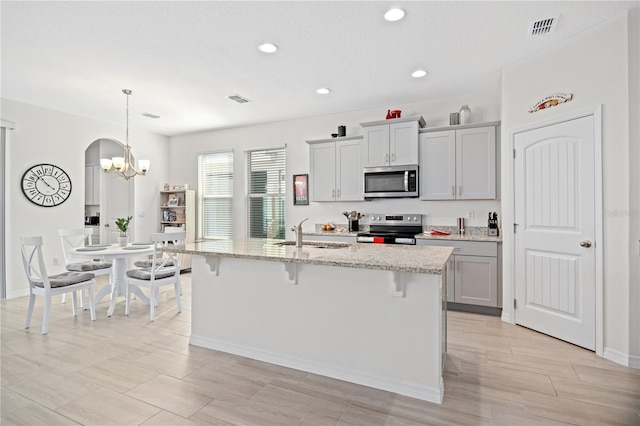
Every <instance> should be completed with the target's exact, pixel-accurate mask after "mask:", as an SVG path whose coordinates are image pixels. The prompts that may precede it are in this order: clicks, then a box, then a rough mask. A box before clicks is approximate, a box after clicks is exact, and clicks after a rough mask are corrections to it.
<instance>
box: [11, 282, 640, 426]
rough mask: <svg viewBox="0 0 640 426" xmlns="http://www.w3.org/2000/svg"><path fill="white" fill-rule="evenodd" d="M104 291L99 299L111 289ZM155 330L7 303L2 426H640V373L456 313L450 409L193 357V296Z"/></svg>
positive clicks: (206, 353)
mask: <svg viewBox="0 0 640 426" xmlns="http://www.w3.org/2000/svg"><path fill="white" fill-rule="evenodd" d="M105 282H106V281H105V277H99V281H98V283H99V286H101V285H104V284H105ZM183 286H184V294H183V298H182V300H183V306H184V307H185V309H184V311H183V312H182V313H177V312H176V310H175V299H174V296H173V291H171V290H167V291H166V292H164V293H162V294H161V300H160V304H159V308H158V315H159V316H158V318H157V319H156V321H155V322H153V323H151V322H149V312H148V306H145V305H143V304H142V303H138V301H134V302H133V304H132V308H131V315H130V316H128V317H127V316H125V315H124V302H123V301H121V302H119V303H118V305H117V307H116V311H115V313H114V315H113V316H112V317H111V318H107V317H106V311H107V305H108V304H107V301H106V299H105V300H104V301H103V302H101V303H100V304H99V305H98V312H97V313H98V319H97V320H96V321H95V322H93V323H92V322H91V321H90V319H89V314H88V312H86V311H85V312H82V313H81V314H80V315H79V316H78V317H77V318H74V317H72V316H71V306H70V303H67V304H66V305H63V304H61V303H60V302H59V298H57V300H56V301H55V302H54V306H53V312H52V319H51V323H50V326H49V334H48V335H46V336H43V335H41V334H40V327H41V318H42V303H41V301H40V300H39V301H38V303H37V305H36V309H35V312H34V318H33V321H32V328H31V329H30V330H26V331H25V330H24V328H23V327H24V319H25V314H26V308H27V298H26V297H23V298H17V299H11V300H3V301H1V303H0V307H1V308H2V312H1V321H2V324H1V325H2V328H1V335H0V337H1V340H2V351H1V359H0V361H1V363H2V369H1V379H2V405H1V417H0V423H1V424H2V425H77V424H82V425H107V424H109V425H204V424H216V425H383V424H384V425H386V424H389V425H422V424H430V425H483V424H487V425H489V424H492V425H559V424H586V425H604V424H606V425H614V424H620V425H640V417H639V412H640V370H634V369H630V368H625V367H622V366H620V365H617V364H615V363H612V362H610V361H607V360H605V359H602V358H599V357H597V356H596V355H595V354H593V353H592V352H589V351H586V350H584V349H580V348H578V347H576V346H573V345H570V344H567V343H564V342H561V341H558V340H556V339H553V338H550V337H548V336H545V335H542V334H539V333H536V332H534V331H531V330H528V329H526V328H522V327H518V326H513V325H510V324H505V323H503V322H501V321H500V319H499V318H497V317H491V316H484V315H477V314H466V313H458V312H449V314H448V319H449V333H448V339H449V353H448V357H447V363H446V367H445V369H446V371H445V377H444V379H445V396H444V402H443V404H442V405H438V404H432V403H428V402H424V401H419V400H416V399H413V398H408V397H404V396H400V395H396V394H391V393H389V392H385V391H381V390H377V389H372V388H367V387H364V386H358V385H354V384H351V383H346V382H342V381H339V380H334V379H329V378H326V377H322V376H318V375H315V374H310V373H305V372H302V371H297V370H292V369H288V368H283V367H279V366H275V365H271V364H265V363H262V362H258V361H254V360H250V359H246V358H242V357H238V356H235V355H229V354H225V353H222V352H216V351H212V350H208V349H203V348H199V347H195V346H189V344H188V336H189V332H190V312H189V307H190V305H191V303H190V301H191V294H190V290H191V286H190V276H189V274H185V275H183Z"/></svg>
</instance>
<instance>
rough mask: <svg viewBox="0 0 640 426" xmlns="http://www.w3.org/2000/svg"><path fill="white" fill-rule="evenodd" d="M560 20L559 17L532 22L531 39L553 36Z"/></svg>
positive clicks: (530, 27) (530, 28) (530, 26)
mask: <svg viewBox="0 0 640 426" xmlns="http://www.w3.org/2000/svg"><path fill="white" fill-rule="evenodd" d="M558 18H559V15H558V16H552V17H550V18H545V19H539V20H537V21H534V22H531V23H530V24H529V37H535V36H540V35H545V34H551V33H553V32H555V30H556V25H557V24H558Z"/></svg>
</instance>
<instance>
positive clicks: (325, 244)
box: [274, 241, 350, 249]
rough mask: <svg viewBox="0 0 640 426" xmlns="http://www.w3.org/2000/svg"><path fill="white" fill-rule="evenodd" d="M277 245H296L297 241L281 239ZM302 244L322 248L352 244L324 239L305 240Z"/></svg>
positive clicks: (334, 247) (342, 246)
mask: <svg viewBox="0 0 640 426" xmlns="http://www.w3.org/2000/svg"><path fill="white" fill-rule="evenodd" d="M274 245H276V246H295V245H296V242H295V241H281V242H278V243H274ZM302 245H303V246H304V247H313V248H321V249H341V248H347V247H349V246H350V244H349V243H328V242H323V241H303V242H302Z"/></svg>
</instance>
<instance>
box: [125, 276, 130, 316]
mask: <svg viewBox="0 0 640 426" xmlns="http://www.w3.org/2000/svg"><path fill="white" fill-rule="evenodd" d="M124 288H125V290H124V314H125V315H129V303H130V300H131V292H130V291H129V282H128V281H127V284H126V285H125V287H124Z"/></svg>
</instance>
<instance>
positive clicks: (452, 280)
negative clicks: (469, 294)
mask: <svg viewBox="0 0 640 426" xmlns="http://www.w3.org/2000/svg"><path fill="white" fill-rule="evenodd" d="M455 258H456V257H455V256H451V258H450V259H449V262H447V302H455V301H456V285H455V284H456V275H455V265H456V263H455Z"/></svg>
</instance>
